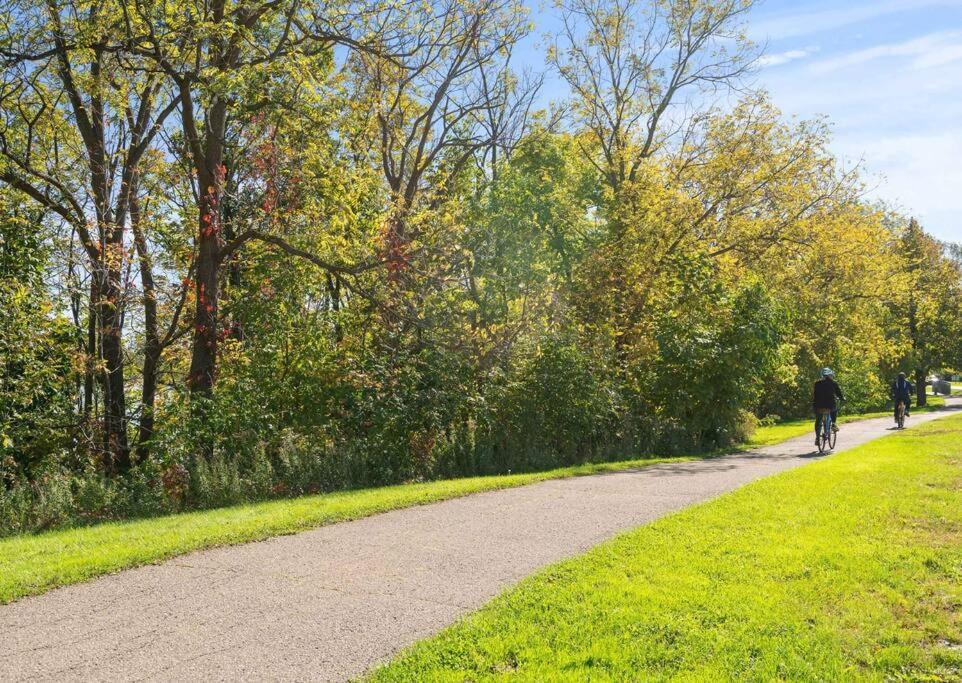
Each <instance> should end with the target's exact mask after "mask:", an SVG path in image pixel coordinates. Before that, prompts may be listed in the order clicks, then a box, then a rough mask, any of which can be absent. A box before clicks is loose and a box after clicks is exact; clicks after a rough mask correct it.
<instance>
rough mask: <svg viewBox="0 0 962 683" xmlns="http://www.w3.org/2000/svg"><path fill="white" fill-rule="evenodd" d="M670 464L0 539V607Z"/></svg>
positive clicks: (569, 471) (277, 504) (471, 482)
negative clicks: (245, 550) (473, 497)
mask: <svg viewBox="0 0 962 683" xmlns="http://www.w3.org/2000/svg"><path fill="white" fill-rule="evenodd" d="M682 459H691V458H682ZM667 460H669V459H668V458H657V459H652V458H648V459H643V460H626V461H621V462H612V463H597V464H587V465H578V466H575V467H566V468H562V469H556V470H550V471H547V472H536V473H531V474H509V475H502V476H491V477H471V478H466V479H448V480H443V481H432V482H425V483H419V484H403V485H400V486H387V487H383V488H376V489H362V490H355V491H345V492H341V493H328V494H321V495H316V496H304V497H302V498H291V499H285V500H272V501H267V502H263V503H253V504H249V505H238V506H234V507H227V508H219V509H216V510H201V511H197V512H187V513H182V514H177V515H167V516H163V517H155V518H152V519H144V520H135V521H129V522H112V523H107V524H97V525H95V526H88V527H78V528H73V529H65V530H62V531H52V532H46V533H42V534H31V535H23V536H12V537H8V538H3V539H0V604H2V603H7V602H10V601H12V600H16V599H17V598H21V597H24V596H26V595H35V594H38V593H43V592H44V591H47V590H49V589H51V588H54V587H56V586H63V585H67V584H71V583H78V582H80V581H84V580H86V579H90V578H93V577H95V576H99V575H101V574H107V573H110V572H113V571H117V570H120V569H126V568H129V567H135V566H139V565H144V564H149V563H151V562H159V561H161V560H164V559H167V558H170V557H174V556H176V555H182V554H184V553H188V552H191V551H193V550H199V549H202V548H211V547H215V546H222V545H235V544H238V543H245V542H248V541H257V540H262V539H265V538H270V537H272V536H280V535H284V534H292V533H296V532H298V531H304V530H306V529H311V528H314V527H318V526H322V525H324V524H332V523H334V522H342V521H346V520H351V519H358V518H360V517H366V516H368V515H373V514H376V513H379V512H386V511H388V510H395V509H398V508H403V507H410V506H414V505H423V504H426V503H433V502H436V501H441V500H447V499H449V498H456V497H459V496H466V495H469V494H471V493H479V492H482V491H492V490H495V489H504V488H511V487H515V486H524V485H525V484H532V483H535V482H538V481H545V480H548V479H561V478H564V477H575V476H581V475H587V474H595V473H599V472H610V471H614V470H621V469H630V468H633V467H643V466H647V465H652V464H655V463H659V462H665V461H667ZM670 460H672V461H677V460H678V458H671V459H670Z"/></svg>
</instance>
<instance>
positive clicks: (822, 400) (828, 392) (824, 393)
mask: <svg viewBox="0 0 962 683" xmlns="http://www.w3.org/2000/svg"><path fill="white" fill-rule="evenodd" d="M836 398H840V399H842V400H843V401H844V400H845V397H844V396H842V388H841V387H840V386H838V383H837V382H836V381H835V380H834V379H832V378H831V377H823V378H822V379H820V380H818V381H817V382H815V392H814V393H813V395H812V408H814V409H815V410H818V409H820V408H821V409H823V410H835V408H836V407H837V406H836V405H835V399H836Z"/></svg>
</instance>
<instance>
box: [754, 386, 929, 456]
mask: <svg viewBox="0 0 962 683" xmlns="http://www.w3.org/2000/svg"><path fill="white" fill-rule="evenodd" d="M943 407H945V398H944V397H942V396H930V397H929V398H928V400H927V405H926V406H925V407H924V408H915V409H914V410H913V412H916V413H927V412H930V411H932V410H938V409H940V408H943ZM891 414H892V411H890V410H885V411H881V412H875V413H863V414H861V415H846V414H845V412H844V411H843V412H842V414H841V415H839V420H838V423H839V424H845V423H847V422H858V421H859V420H867V419H870V418H873V417H889V416H890V415H891ZM814 429H815V420H814V418H810V417H806V418H802V419H798V420H783V421H781V422H778V423H776V424H773V425H762V426H761V427H759V428H758V429H756V430H755V433H754V434H753V435H752V437H751V438H750V439H749V440H748V442H747V443H745V444H744V445H745V446H747V447H748V448H758V447H760V446H770V445H772V444H776V443H780V442H782V441H785V440H787V439H792V438H794V437H796V436H803V435H805V434H808V433H809V432H813V433H814Z"/></svg>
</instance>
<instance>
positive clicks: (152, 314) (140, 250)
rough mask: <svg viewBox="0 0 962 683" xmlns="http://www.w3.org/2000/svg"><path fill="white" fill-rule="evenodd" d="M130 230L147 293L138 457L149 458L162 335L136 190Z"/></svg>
mask: <svg viewBox="0 0 962 683" xmlns="http://www.w3.org/2000/svg"><path fill="white" fill-rule="evenodd" d="M130 227H131V230H132V232H133V233H134V246H135V247H136V249H137V258H138V260H139V264H140V285H141V287H142V288H143V292H144V297H143V299H144V367H143V387H142V390H141V394H140V397H141V398H140V429H139V430H138V435H137V457H138V458H146V457H147V455H148V454H149V452H150V439H151V438H152V437H153V435H154V403H155V401H156V395H157V368H158V366H159V364H160V353H161V350H162V349H161V344H160V333H159V332H158V329H157V289H156V287H155V285H154V271H153V263H152V261H151V258H150V252H149V251H148V248H147V236H146V235H145V234H144V230H143V225H142V224H141V213H140V200H139V199H138V197H137V191H136V187H135V188H134V189H133V190H132V191H131V195H130Z"/></svg>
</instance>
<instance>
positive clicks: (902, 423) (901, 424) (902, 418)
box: [898, 403, 905, 429]
mask: <svg viewBox="0 0 962 683" xmlns="http://www.w3.org/2000/svg"><path fill="white" fill-rule="evenodd" d="M898 425H899V429H905V404H904V403H900V404H899V422H898Z"/></svg>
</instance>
